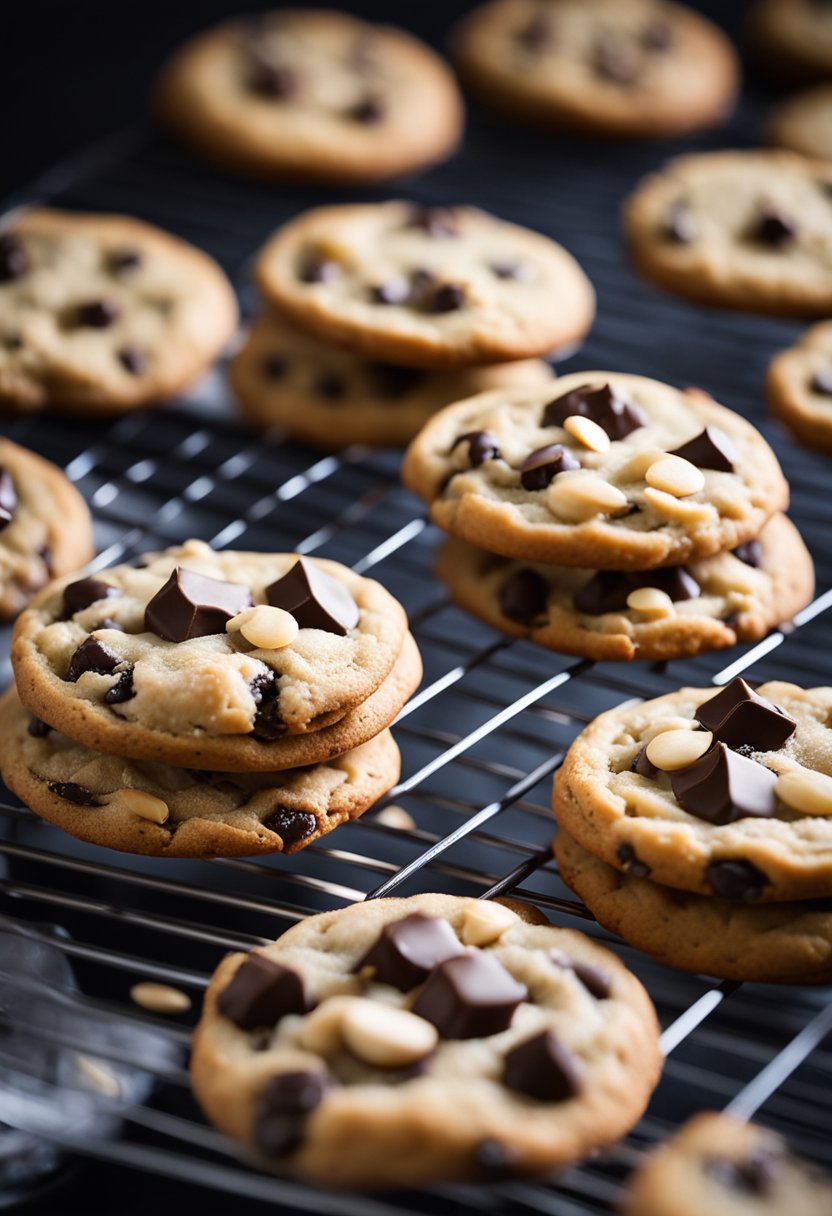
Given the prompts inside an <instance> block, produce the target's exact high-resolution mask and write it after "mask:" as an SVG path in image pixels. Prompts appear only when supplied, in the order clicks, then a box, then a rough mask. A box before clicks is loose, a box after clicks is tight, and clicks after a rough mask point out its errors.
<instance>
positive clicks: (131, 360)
mask: <svg viewBox="0 0 832 1216" xmlns="http://www.w3.org/2000/svg"><path fill="white" fill-rule="evenodd" d="M118 361H119V363H120V364H121V366H122V367H123V368H124V370H125V371H126V372H129V373H130V375H131V376H141V375H142V374H143V373H144V372H146V371H147V355H146V354H145V352H144V351H143V350H142V348H141V347H140V346H122V348H121V350H120V351H119V352H118Z"/></svg>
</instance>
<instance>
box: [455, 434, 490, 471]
mask: <svg viewBox="0 0 832 1216" xmlns="http://www.w3.org/2000/svg"><path fill="white" fill-rule="evenodd" d="M461 443H467V444H468V463H469V465H470V466H471V468H472V469H478V468H479V466H480V465H481V464H485V462H486V460H499V459H500V445H499V443H498V442H497V436H496V435H492V433H491V431H467V432H466V434H464V435H458V436H457V438H456V439H455V440H454V441H453V443H452V444H451V452H453V451H454V450H455V449H456V448H458V447H459V445H460V444H461ZM448 455H450V452H449V453H448Z"/></svg>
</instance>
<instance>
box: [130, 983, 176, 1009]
mask: <svg viewBox="0 0 832 1216" xmlns="http://www.w3.org/2000/svg"><path fill="white" fill-rule="evenodd" d="M130 1000H131V1001H133V1002H134V1003H135V1004H136V1005H140V1006H141V1008H142V1009H148V1010H149V1011H150V1012H151V1013H187V1012H188V1010H189V1009H190V1007H191V998H190V997H189V996H188V994H187V993H186V992H183V991H182V990H181V989H180V988H172V987H171V986H170V984H153V983H151V982H149V981H148V982H147V983H142V984H134V985H133V987H132V988H131V989H130Z"/></svg>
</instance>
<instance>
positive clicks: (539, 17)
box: [514, 10, 555, 52]
mask: <svg viewBox="0 0 832 1216" xmlns="http://www.w3.org/2000/svg"><path fill="white" fill-rule="evenodd" d="M554 34H555V26H554V22H553V21H552V19H551V17H550V16H549V14H548V13H545V12H543V11H542V10H541V11H540V12H537V13H534V14H533V15H532V16H531V17H530V19H529V20H528V21H527V22H526V24H525V25H521V26H520V28H519V29H518V30H516V31H515V34H514V37H515V39H516V40H517V42H518V43H519V44H520V46H521V47H522V48H523V50H524V51H533V52H534V51H540V50H542V48H543V47H545V46H549V45H551V43H552V42H553V41H554Z"/></svg>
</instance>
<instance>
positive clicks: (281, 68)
mask: <svg viewBox="0 0 832 1216" xmlns="http://www.w3.org/2000/svg"><path fill="white" fill-rule="evenodd" d="M248 83H249V88H250V89H251V90H252V92H254V93H259V94H260V96H261V97H270V98H273V99H274V100H276V101H286V100H287V99H288V98H290V97H294V96H295V95H296V93H297V92H298V88H299V86H300V79H299V77H298V74H297V72H296V71H295V70H294V68H290V67H289V66H288V65H287V64H285V63H274V62H272V61H271V60H269V59H266V58H264V57H263V56H262V55H257V54H255V55H253V56H252V61H251V64H250V67H249V75H248Z"/></svg>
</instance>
